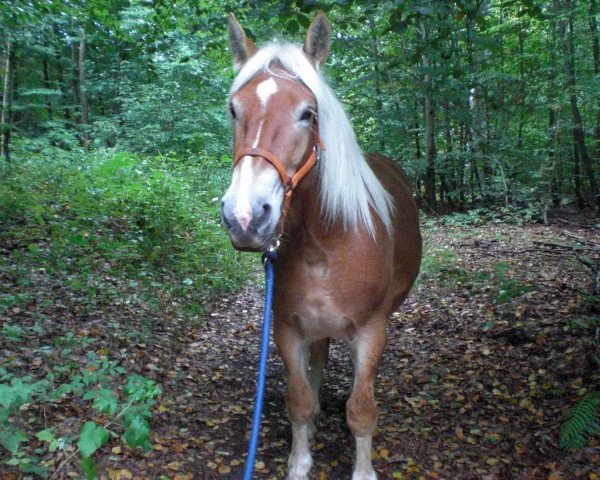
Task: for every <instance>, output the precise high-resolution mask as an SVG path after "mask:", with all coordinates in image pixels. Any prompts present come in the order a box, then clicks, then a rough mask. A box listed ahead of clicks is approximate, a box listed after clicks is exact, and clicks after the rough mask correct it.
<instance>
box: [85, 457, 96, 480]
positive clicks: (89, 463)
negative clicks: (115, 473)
mask: <svg viewBox="0 0 600 480" xmlns="http://www.w3.org/2000/svg"><path fill="white" fill-rule="evenodd" d="M81 470H83V473H84V475H85V478H87V480H94V478H96V473H97V472H98V464H97V463H96V460H95V459H94V457H88V458H84V459H83V460H82V461H81Z"/></svg>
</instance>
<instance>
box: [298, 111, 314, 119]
mask: <svg viewBox="0 0 600 480" xmlns="http://www.w3.org/2000/svg"><path fill="white" fill-rule="evenodd" d="M313 114H314V112H313V111H312V110H311V109H310V108H308V109H306V110H304V112H302V116H301V117H300V121H301V122H306V121H307V120H310V119H311V118H312V116H313Z"/></svg>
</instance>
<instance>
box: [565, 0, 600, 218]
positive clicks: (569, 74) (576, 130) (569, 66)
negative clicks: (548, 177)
mask: <svg viewBox="0 0 600 480" xmlns="http://www.w3.org/2000/svg"><path fill="white" fill-rule="evenodd" d="M554 2H555V7H556V6H557V4H558V0H554ZM568 24H569V25H568V26H569V28H568V30H567V24H566V23H565V21H564V19H563V18H559V21H558V29H559V36H560V38H561V41H562V43H563V54H564V66H565V75H566V86H567V91H568V92H569V101H570V104H571V114H572V116H573V142H574V144H575V148H576V149H577V154H576V155H574V162H575V167H576V168H575V169H574V173H575V170H577V171H579V159H580V160H581V162H582V163H583V167H584V169H585V173H586V176H587V179H588V182H589V185H590V190H591V193H592V196H593V198H594V205H595V207H596V211H597V214H598V215H600V196H598V185H597V183H596V176H595V174H594V169H593V166H592V161H591V159H590V157H589V155H588V152H587V148H586V145H585V133H584V131H583V121H582V119H581V113H580V111H579V106H578V104H577V94H576V90H575V87H576V79H575V44H574V39H573V1H572V0H568ZM578 182H581V180H580V179H576V182H575V183H576V184H577V183H578Z"/></svg>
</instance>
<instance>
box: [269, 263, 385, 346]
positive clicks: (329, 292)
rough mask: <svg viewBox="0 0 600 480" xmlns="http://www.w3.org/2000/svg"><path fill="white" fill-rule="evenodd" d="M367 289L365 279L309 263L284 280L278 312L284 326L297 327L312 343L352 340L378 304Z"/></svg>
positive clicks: (319, 264) (322, 265)
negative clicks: (366, 314) (374, 302)
mask: <svg viewBox="0 0 600 480" xmlns="http://www.w3.org/2000/svg"><path fill="white" fill-rule="evenodd" d="M364 287H365V285H364V278H363V279H361V278H360V275H357V274H356V273H355V274H353V275H340V272H339V270H336V269H333V268H330V267H329V266H326V265H324V264H321V263H315V264H312V265H311V264H306V263H305V264H303V265H301V266H300V267H299V268H298V269H297V270H296V271H295V275H294V276H293V277H292V276H286V278H284V281H283V282H282V284H281V288H282V290H283V292H282V293H283V294H282V295H281V296H280V298H279V300H280V302H281V303H282V304H281V305H279V308H278V310H279V312H280V316H282V317H283V318H282V320H283V321H284V322H286V323H291V324H293V326H295V327H296V328H298V329H299V330H300V331H301V332H302V335H303V336H304V337H305V338H307V339H309V340H317V339H320V338H325V337H330V338H343V339H348V340H351V339H352V337H353V336H354V335H355V332H356V330H357V328H359V327H360V325H362V324H363V323H364V321H365V320H366V318H365V311H368V310H370V309H371V305H370V304H371V303H372V302H373V301H374V300H375V299H374V298H373V296H372V295H369V292H368V291H365V288H364ZM367 290H369V289H368V288H367Z"/></svg>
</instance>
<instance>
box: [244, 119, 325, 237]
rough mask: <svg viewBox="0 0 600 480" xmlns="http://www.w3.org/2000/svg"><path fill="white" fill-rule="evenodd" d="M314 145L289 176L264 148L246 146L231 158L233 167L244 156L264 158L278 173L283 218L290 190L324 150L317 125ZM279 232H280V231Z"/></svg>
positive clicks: (290, 195)
mask: <svg viewBox="0 0 600 480" xmlns="http://www.w3.org/2000/svg"><path fill="white" fill-rule="evenodd" d="M314 132H315V135H314V146H313V149H312V151H311V153H310V155H309V157H308V158H307V159H306V162H304V164H303V165H302V166H301V167H300V168H299V169H298V171H297V172H296V173H295V174H294V175H292V176H291V177H290V176H289V175H288V173H287V171H286V169H285V167H284V166H283V163H281V161H280V160H279V159H278V158H277V156H276V155H275V154H273V153H271V152H269V151H268V150H265V149H264V148H248V149H240V150H238V151H237V152H236V154H235V156H234V160H233V168H235V167H236V165H237V164H238V163H239V161H240V160H241V159H242V158H243V157H245V156H249V157H260V158H264V159H265V160H266V161H267V162H269V163H270V164H271V165H273V167H275V169H276V170H277V172H278V173H279V177H280V178H281V182H282V183H283V188H284V192H285V193H284V199H283V207H282V219H283V218H285V216H286V215H287V212H288V210H289V206H290V202H291V201H292V192H293V191H294V188H296V186H297V185H298V183H299V182H300V180H302V179H303V178H304V177H305V176H306V175H307V174H308V172H310V170H311V169H312V167H314V166H315V164H316V163H317V161H318V160H319V157H320V155H321V151H322V150H325V146H324V145H323V142H322V141H321V137H320V136H319V126H318V125H315V126H314ZM280 225H281V228H283V222H280ZM280 233H281V232H280Z"/></svg>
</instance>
